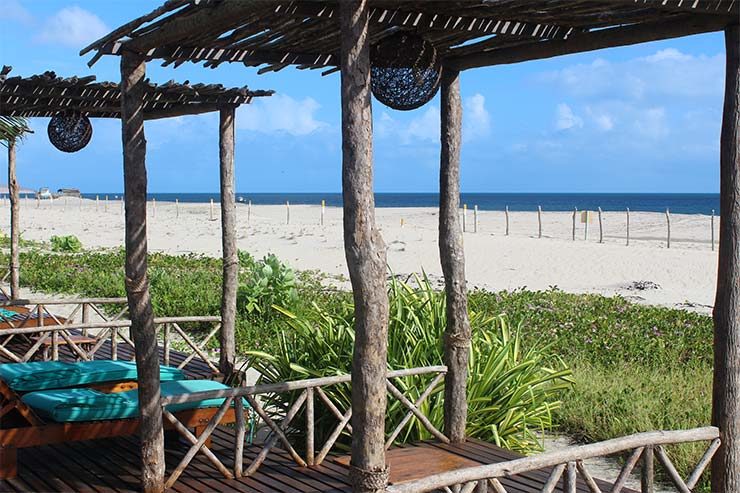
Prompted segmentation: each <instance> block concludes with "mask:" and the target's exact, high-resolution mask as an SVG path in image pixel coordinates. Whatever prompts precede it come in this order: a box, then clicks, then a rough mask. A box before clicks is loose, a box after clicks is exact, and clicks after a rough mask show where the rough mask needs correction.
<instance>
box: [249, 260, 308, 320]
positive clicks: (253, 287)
mask: <svg viewBox="0 0 740 493" xmlns="http://www.w3.org/2000/svg"><path fill="white" fill-rule="evenodd" d="M239 265H240V268H241V269H242V270H243V271H244V273H245V275H243V276H242V281H241V283H240V285H239V290H238V292H237V306H238V307H239V311H240V312H241V313H243V314H244V315H245V316H246V317H248V318H250V319H251V320H252V321H257V322H263V323H265V324H268V323H270V322H272V320H273V319H274V318H275V315H276V313H277V312H276V311H275V310H274V309H273V308H272V307H273V306H274V305H278V306H282V307H286V308H292V307H293V305H294V303H295V301H296V300H297V297H298V295H297V292H296V281H295V274H294V273H293V270H292V269H291V268H290V267H288V266H287V265H286V264H284V263H282V262H280V260H278V258H277V257H276V256H275V255H273V254H269V255H267V256H265V257H264V258H263V259H262V260H258V261H255V260H254V258H253V257H252V256H251V255H249V254H248V253H245V252H239Z"/></svg>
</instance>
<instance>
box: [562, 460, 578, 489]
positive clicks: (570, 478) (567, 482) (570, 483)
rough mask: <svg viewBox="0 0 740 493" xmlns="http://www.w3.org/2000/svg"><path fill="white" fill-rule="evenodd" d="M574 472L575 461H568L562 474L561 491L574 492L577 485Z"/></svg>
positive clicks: (575, 470)
mask: <svg viewBox="0 0 740 493" xmlns="http://www.w3.org/2000/svg"><path fill="white" fill-rule="evenodd" d="M576 473H577V469H576V463H575V462H568V465H567V466H566V470H565V474H563V493H576V486H577V485H578V482H577V480H576Z"/></svg>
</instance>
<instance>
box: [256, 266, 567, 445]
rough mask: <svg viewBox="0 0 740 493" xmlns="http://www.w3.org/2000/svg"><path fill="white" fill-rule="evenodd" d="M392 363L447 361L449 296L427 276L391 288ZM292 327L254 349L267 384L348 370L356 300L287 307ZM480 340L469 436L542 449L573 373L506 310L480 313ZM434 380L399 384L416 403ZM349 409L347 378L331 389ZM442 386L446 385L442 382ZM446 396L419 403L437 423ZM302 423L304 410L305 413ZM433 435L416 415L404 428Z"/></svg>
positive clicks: (396, 408) (390, 418)
mask: <svg viewBox="0 0 740 493" xmlns="http://www.w3.org/2000/svg"><path fill="white" fill-rule="evenodd" d="M389 299H390V317H389V327H388V367H389V368H390V369H394V370H398V369H403V368H415V367H420V366H434V365H439V364H441V362H442V342H441V341H442V340H443V337H442V336H443V332H444V328H445V299H444V296H443V294H442V293H439V292H437V291H434V290H433V289H432V287H431V285H430V283H429V281H428V280H426V279H418V278H417V279H415V282H414V283H413V284H409V283H406V282H402V281H399V280H397V279H393V280H392V281H391V283H390V287H389ZM281 311H282V312H283V313H284V314H285V316H286V319H287V323H288V326H289V327H290V329H292V330H286V331H284V332H283V333H282V334H281V337H280V339H279V345H278V348H277V349H276V350H274V351H273V352H272V353H267V352H257V351H250V352H249V353H248V354H249V355H251V356H253V357H254V359H253V361H252V364H253V366H254V367H256V368H257V370H259V372H260V373H261V374H262V375H263V377H262V383H277V382H284V381H288V380H298V379H303V378H310V377H324V376H332V375H341V374H346V373H349V372H350V370H351V363H352V346H353V341H354V329H353V327H354V313H353V310H352V305H351V304H350V303H349V302H345V303H342V304H340V305H338V306H335V307H334V309H333V310H332V311H329V310H327V309H325V308H321V307H319V306H318V305H316V304H314V305H313V306H312V308H311V310H310V311H309V312H308V313H305V314H304V315H303V316H300V317H299V316H297V315H295V314H293V313H290V312H288V311H285V310H281ZM471 325H472V327H473V333H474V337H473V345H472V355H471V365H470V370H471V378H470V385H469V387H468V396H469V401H470V407H469V415H468V434H469V435H470V436H474V437H476V438H481V439H484V440H488V441H491V442H493V443H496V444H498V445H500V446H503V447H506V448H509V449H513V450H518V451H522V452H532V451H535V450H538V449H539V443H538V437H537V435H536V434H535V433H536V432H537V431H541V430H545V429H550V428H551V426H552V412H553V411H555V410H557V409H558V408H559V406H560V401H559V397H560V395H562V393H563V391H565V390H567V389H569V388H570V386H571V383H570V379H569V377H570V371H569V370H567V369H566V368H565V366H564V365H563V363H562V362H561V361H560V360H559V359H557V358H553V357H551V356H550V351H549V348H548V347H547V346H543V345H542V344H532V345H530V346H529V347H528V348H524V347H522V344H521V337H520V330H519V329H518V328H517V329H515V330H513V331H512V330H510V328H509V324H508V322H507V320H506V317H504V316H493V317H492V316H489V315H485V314H473V316H472V317H471ZM431 378H433V376H430V375H424V376H416V377H405V378H402V379H397V380H396V381H395V383H396V385H397V386H398V387H399V390H401V391H402V392H403V393H404V395H406V397H408V398H409V400H411V401H412V402H413V401H416V399H417V398H418V397H419V395H420V394H421V393H422V392H423V391H424V389H425V388H426V387H427V385H428V384H429V381H430V380H431ZM326 390H327V392H328V393H330V394H331V397H332V400H333V401H334V402H337V403H341V405H342V407H343V408H345V409H346V408H347V407H349V405H350V401H351V396H350V389H349V387H348V386H347V385H335V386H332V387H330V388H328V389H326ZM438 390H441V387H439V388H438ZM295 398H296V396H294V395H287V394H286V395H279V396H277V398H276V400H275V401H273V402H272V404H275V405H276V407H277V408H279V409H287V407H289V405H290V403H291V402H294V400H295ZM442 400H443V395H442V392H439V391H438V392H435V393H433V394H432V395H431V396H430V397H429V398H428V399H427V400H426V401H425V402H424V404H423V405H422V406H421V409H422V411H423V412H424V414H425V415H426V416H427V417H429V418H430V421H431V422H432V423H433V424H434V425H435V426H436V427H437V428H438V429H442V427H443V404H442ZM407 411H408V409H406V408H405V407H403V406H402V405H401V404H400V403H399V402H397V401H396V400H391V401H390V407H389V408H388V411H387V414H386V416H387V419H386V425H387V428H388V430H387V431H388V432H390V431H391V430H393V428H395V426H396V425H397V424H398V423H399V422H400V421H401V419H403V416H404V415H405V414H406V412H407ZM317 413H319V420H318V423H319V425H318V429H317V435H318V437H320V438H319V440H324V439H326V438H327V437H328V436H329V434H330V433H331V431H332V429H333V428H334V426H335V424H336V423H335V419H334V418H333V416H332V415H331V414H330V413H329V412H328V410H326V409H325V408H324V407H323V406H321V407H318V408H317ZM298 422H300V417H299V418H298ZM427 438H431V435H430V434H429V433H428V431H427V430H426V429H425V428H424V427H423V426H422V425H421V423H420V422H418V421H417V420H413V421H412V423H411V424H410V425H409V426H408V427H407V428H405V429H404V431H403V432H402V434H401V436H400V437H399V439H400V441H401V442H407V441H414V440H422V439H427Z"/></svg>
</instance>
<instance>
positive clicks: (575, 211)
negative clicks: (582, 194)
mask: <svg viewBox="0 0 740 493" xmlns="http://www.w3.org/2000/svg"><path fill="white" fill-rule="evenodd" d="M577 216H578V207H574V208H573V231H572V233H571V237H572V238H573V241H576V217H577Z"/></svg>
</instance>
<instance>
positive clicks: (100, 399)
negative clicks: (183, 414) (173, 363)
mask: <svg viewBox="0 0 740 493" xmlns="http://www.w3.org/2000/svg"><path fill="white" fill-rule="evenodd" d="M228 388H229V387H228V386H226V385H224V384H222V383H218V382H213V381H210V380H181V381H172V382H162V385H161V389H162V396H169V395H178V394H186V393H191V392H204V391H208V390H224V389H228ZM22 400H23V402H25V403H26V404H28V405H29V406H31V407H32V408H33V409H34V411H36V413H37V414H39V415H40V416H41V417H43V418H47V419H51V420H53V421H57V422H60V423H61V422H70V421H100V420H105V419H127V418H135V417H137V416H138V414H139V399H138V391H137V390H129V391H127V392H118V393H112V394H105V393H103V392H98V391H97V390H93V389H63V390H43V391H39V392H31V393H29V394H26V395H24V396H23V397H22ZM222 403H223V399H207V400H203V401H195V402H186V403H180V404H171V405H169V406H167V410H168V411H170V412H177V411H184V410H187V409H200V408H206V407H218V406H220V405H221V404H222Z"/></svg>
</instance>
